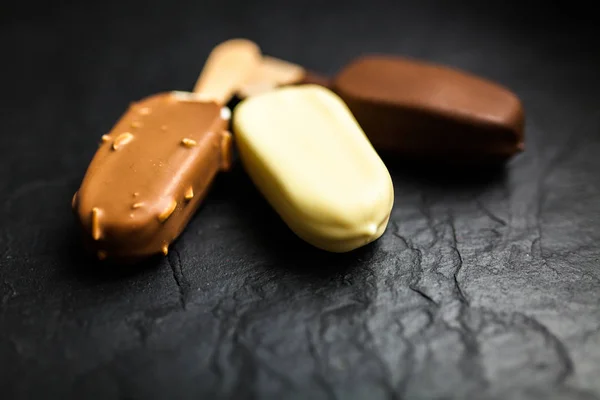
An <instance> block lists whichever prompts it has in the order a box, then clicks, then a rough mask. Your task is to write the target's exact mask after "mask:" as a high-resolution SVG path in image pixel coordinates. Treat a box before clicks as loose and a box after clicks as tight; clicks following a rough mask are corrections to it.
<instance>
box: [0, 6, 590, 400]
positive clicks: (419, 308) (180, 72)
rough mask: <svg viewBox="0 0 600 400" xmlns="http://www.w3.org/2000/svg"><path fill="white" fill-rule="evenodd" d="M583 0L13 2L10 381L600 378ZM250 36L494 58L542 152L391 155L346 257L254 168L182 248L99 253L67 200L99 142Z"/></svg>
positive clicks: (21, 388)
mask: <svg viewBox="0 0 600 400" xmlns="http://www.w3.org/2000/svg"><path fill="white" fill-rule="evenodd" d="M590 4H593V3H590ZM590 7H591V6H590ZM590 7H588V9H585V8H582V6H581V5H580V4H577V2H568V3H567V2H563V4H561V3H553V4H549V3H546V4H544V3H541V2H540V3H539V6H538V3H536V2H527V1H521V2H517V1H512V2H511V1H509V2H497V3H496V2H495V3H494V4H489V3H487V2H474V1H473V2H450V1H440V2H430V1H420V2H414V3H412V4H410V3H405V2H394V1H390V2H383V1H350V0H347V1H344V2H316V1H315V2H309V1H304V2H299V1H297V2H284V1H256V2H254V1H239V2H223V1H222V2H217V1H213V2H207V1H195V2H193V1H188V2H177V1H171V2H152V1H119V2H117V1H105V2H96V3H85V2H78V3H76V2H71V3H66V2H62V3H61V2H53V3H47V4H44V5H40V4H34V3H28V2H19V3H15V4H11V5H6V6H5V5H3V6H2V12H1V13H0V21H1V28H0V45H1V49H2V55H3V56H2V61H0V63H1V70H0V71H1V72H2V73H1V75H0V88H2V97H1V100H0V105H1V113H2V114H1V118H2V119H1V120H0V127H1V128H0V131H1V136H0V160H1V162H0V172H1V179H0V397H2V398H9V399H10V398H61V399H64V398H78V399H81V398H103V399H117V398H127V399H134V398H135V399H142V398H144V399H164V398H173V399H209V398H211V399H213V398H234V397H235V398H241V399H249V398H265V399H283V398H291V399H300V398H310V399H334V398H339V399H363V398H365V399H366V398H369V399H393V398H396V399H400V398H403V399H426V398H434V399H442V398H443V399H459V398H469V399H476V398H479V399H491V398H497V399H533V398H545V399H548V398H556V399H558V398H569V399H570V398H573V399H598V398H600V379H598V378H599V377H600V244H599V242H600V177H599V170H600V112H599V104H600V103H599V101H598V92H599V90H600V78H599V72H600V61H599V48H598V44H597V41H596V39H595V35H594V34H595V33H596V32H595V29H594V27H595V25H596V21H595V20H594V19H593V16H594V15H595V14H594V12H593V9H590ZM232 37H247V38H250V39H252V40H255V41H256V42H258V44H259V45H260V46H261V48H262V50H263V51H264V52H265V53H266V54H270V55H275V56H278V57H281V58H284V59H288V60H291V61H294V62H297V63H300V64H303V65H305V66H306V67H308V68H311V69H313V70H316V71H320V72H323V73H327V74H334V73H335V72H336V71H337V70H338V69H339V68H341V66H342V65H344V64H345V63H346V62H348V61H350V60H351V59H352V58H353V57H355V56H357V55H359V54H361V53H365V52H387V53H394V54H399V55H406V56H411V57H416V58H420V59H424V60H429V61H435V62H438V63H443V64H446V65H450V66H454V67H459V68H463V69H465V70H467V71H470V72H474V73H477V74H480V75H482V76H485V77H487V78H491V79H494V80H496V81H498V82H500V83H502V84H504V85H506V86H508V87H510V88H511V89H512V90H514V91H515V92H516V93H517V94H518V95H519V96H520V97H521V98H522V99H523V102H524V105H525V108H526V113H527V125H526V137H527V139H526V152H525V153H523V154H521V155H519V156H518V157H516V158H514V159H513V160H511V162H510V163H508V164H507V166H506V171H505V172H504V173H500V174H498V173H494V174H490V173H485V172H483V171H479V170H471V171H467V173H465V172H461V173H458V172H452V171H448V170H444V171H442V170H436V169H433V168H429V169H427V168H424V167H423V166H418V165H410V164H409V165H406V164H401V163H397V162H392V161H393V160H387V161H388V162H389V168H390V171H391V173H392V176H393V179H394V185H395V196H396V200H395V206H394V210H393V214H392V220H391V222H390V225H389V228H388V230H387V231H386V233H385V234H384V236H383V237H382V238H381V239H380V240H378V241H377V242H376V243H375V244H373V245H371V246H367V247H366V248H364V249H362V250H359V251H357V252H354V253H351V254H346V255H331V254H323V253H321V252H318V251H315V250H313V249H312V248H310V247H309V246H307V245H305V244H303V243H301V242H300V241H299V240H298V239H296V238H295V237H294V236H293V235H292V234H291V233H290V232H289V231H288V230H287V228H286V227H285V226H284V225H283V224H282V223H281V222H280V221H279V220H278V218H277V217H276V216H275V215H274V213H273V212H272V211H271V210H270V208H269V207H268V206H267V205H266V203H265V202H264V201H263V200H262V198H261V197H260V196H259V195H258V194H257V192H256V191H255V189H254V188H253V186H252V185H251V184H250V182H249V180H248V178H247V176H246V175H245V173H244V171H243V170H242V169H241V168H240V166H239V165H237V166H236V167H235V169H234V171H233V172H232V173H230V174H228V175H223V176H221V177H219V179H218V180H217V182H216V185H215V187H214V190H213V191H212V192H211V194H210V196H209V198H208V199H207V201H206V202H205V204H204V206H203V207H202V208H201V210H200V211H199V213H198V214H197V216H196V218H195V219H194V220H193V221H192V222H191V223H190V225H189V226H188V229H187V230H186V232H185V233H184V235H183V236H181V238H180V240H179V241H177V242H176V244H175V246H174V247H173V249H172V251H171V252H170V254H169V256H168V257H167V258H165V259H162V260H161V261H159V262H157V263H151V264H150V263H149V264H147V265H144V266H143V267H144V268H142V269H141V270H140V271H134V272H127V273H125V272H124V271H120V270H118V269H117V270H113V271H110V270H108V268H106V267H102V266H99V265H97V263H95V262H94V261H91V260H90V259H89V258H87V256H86V255H85V254H84V253H83V252H82V250H81V246H80V242H79V240H78V232H77V230H76V228H75V225H74V221H73V217H72V215H71V211H70V202H71V196H72V195H73V193H74V192H75V190H76V189H77V187H78V184H79V182H80V180H81V178H82V176H83V173H84V172H85V168H86V166H87V164H88V162H89V161H90V159H91V157H92V156H93V153H94V151H95V150H96V146H97V142H98V139H99V138H100V136H101V135H102V134H104V133H106V132H107V131H108V130H109V129H110V127H111V126H112V124H113V123H114V122H115V121H116V119H117V118H118V117H119V116H120V115H121V113H122V112H123V111H124V110H125V108H126V107H127V105H128V104H129V102H130V101H132V100H135V99H139V98H141V97H144V96H146V95H149V94H151V93H155V92H159V91H164V90H172V89H179V90H188V89H191V88H192V86H193V84H194V81H195V79H196V77H197V75H198V73H199V71H200V69H201V68H202V65H203V62H204V60H205V59H206V57H207V55H208V53H209V51H210V50H211V48H212V47H213V46H214V45H216V44H217V43H219V42H220V41H223V40H226V39H229V38H232Z"/></svg>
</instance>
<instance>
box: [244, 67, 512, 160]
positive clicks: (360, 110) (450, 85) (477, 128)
mask: <svg viewBox="0 0 600 400" xmlns="http://www.w3.org/2000/svg"><path fill="white" fill-rule="evenodd" d="M303 83H318V84H321V85H323V86H327V87H329V88H330V89H331V90H333V91H334V92H335V93H336V94H337V95H338V96H340V97H341V99H342V100H343V101H344V102H345V103H346V104H347V105H348V107H349V108H350V110H351V111H352V113H353V114H354V116H355V117H356V119H357V120H358V123H359V124H360V125H361V127H362V128H363V130H364V131H365V133H366V134H367V136H368V137H369V140H370V141H371V142H372V143H373V146H374V147H375V148H376V149H377V150H378V151H383V152H390V153H395V154H398V155H402V156H405V157H409V158H419V159H429V160H435V161H449V162H452V163H461V164H462V163H484V164H485V163H496V162H501V161H505V160H507V159H509V158H510V157H512V156H513V155H515V154H517V153H519V152H521V151H522V150H523V148H524V137H523V136H524V134H523V130H524V110H523V106H522V103H521V101H520V99H519V98H518V97H517V96H516V95H515V94H514V93H513V92H512V91H510V90H509V89H507V88H505V87H503V86H501V85H499V84H497V83H494V82H491V81H489V80H487V79H483V78H481V77H478V76H475V75H473V74H469V73H467V72H464V71H460V70H457V69H453V68H449V67H444V66H440V65H435V64H431V63H426V62H421V61H416V60H411V59H407V58H402V57H396V56H386V55H365V56H362V57H360V58H357V59H355V60H354V61H352V62H351V63H349V64H348V65H347V66H345V67H344V68H342V70H341V71H340V72H339V73H338V74H336V75H335V76H334V77H333V78H332V79H327V78H324V77H320V76H318V75H315V74H313V73H310V72H309V71H307V70H306V69H304V68H303V67H301V66H298V65H295V64H293V63H289V62H286V61H283V60H278V59H275V58H273V57H264V59H263V63H262V66H261V67H260V68H259V69H258V70H257V71H256V72H255V73H254V74H252V75H251V78H250V79H249V80H248V81H247V82H246V84H245V85H244V86H243V87H242V88H241V89H240V90H239V94H238V95H239V96H240V97H242V98H245V97H248V96H252V95H256V94H259V93H263V92H265V91H268V90H271V89H272V88H273V87H277V86H284V85H294V84H303Z"/></svg>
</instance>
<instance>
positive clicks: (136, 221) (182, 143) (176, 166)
mask: <svg viewBox="0 0 600 400" xmlns="http://www.w3.org/2000/svg"><path fill="white" fill-rule="evenodd" d="M228 122H229V110H228V109H223V108H222V107H221V106H220V105H219V104H217V103H215V102H208V101H201V100H199V99H198V98H196V97H195V96H194V95H193V94H192V93H180V92H171V93H160V94H156V95H153V96H150V97H147V98H145V99H142V100H141V101H139V102H136V103H134V104H132V105H131V106H130V107H129V109H128V110H127V112H126V113H125V114H124V115H123V116H122V117H121V119H120V120H119V121H118V122H117V124H116V125H115V126H114V127H113V129H112V130H111V132H110V133H109V134H108V135H104V137H103V140H102V144H101V145H100V148H99V149H98V151H97V152H96V154H95V156H94V158H93V160H92V161H91V163H90V165H89V167H88V170H87V172H86V174H85V176H84V178H83V181H82V183H81V186H80V188H79V190H78V191H77V194H76V195H75V196H74V199H73V209H74V212H75V213H76V215H77V219H78V220H79V221H80V224H81V226H82V229H83V230H84V232H85V241H86V244H87V246H89V247H90V249H91V250H93V251H95V252H96V254H97V256H98V258H100V259H104V258H109V259H119V260H132V261H135V260H137V259H139V258H144V257H147V256H150V255H153V254H158V253H163V254H166V253H167V252H168V246H169V244H170V243H171V242H173V241H174V240H175V239H176V238H177V237H178V236H179V235H180V233H181V232H182V231H183V229H184V228H185V226H186V225H187V223H188V221H189V220H190V218H191V217H192V216H193V215H194V212H195V211H196V209H197V208H198V206H199V205H200V203H201V201H202V199H203V198H204V196H205V194H206V192H207V190H208V188H209V186H210V184H211V182H212V181H213V179H214V177H215V175H216V174H217V173H218V171H219V170H227V169H229V166H230V161H231V156H230V154H231V136H230V134H229V133H228V132H227V131H226V129H227V126H228Z"/></svg>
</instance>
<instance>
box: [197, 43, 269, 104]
mask: <svg viewBox="0 0 600 400" xmlns="http://www.w3.org/2000/svg"><path fill="white" fill-rule="evenodd" d="M261 61H262V57H261V51H260V48H259V47H258V45H256V43H254V42H252V41H250V40H247V39H231V40H228V41H226V42H223V43H221V44H219V45H218V46H216V47H215V48H214V49H213V50H212V52H211V53H210V55H209V56H208V59H207V60H206V64H205V65H204V68H203V70H202V72H201V73H200V76H199V77H198V81H197V82H196V85H195V86H194V93H196V94H198V95H200V96H202V97H205V98H206V99H207V100H213V101H216V102H217V103H219V104H227V102H229V100H230V99H231V98H232V97H233V95H234V94H235V92H236V91H237V90H238V88H239V87H240V85H242V84H243V83H244V82H246V81H247V80H248V78H249V77H250V76H251V74H252V73H254V71H255V70H256V69H257V68H258V67H259V66H260V64H261Z"/></svg>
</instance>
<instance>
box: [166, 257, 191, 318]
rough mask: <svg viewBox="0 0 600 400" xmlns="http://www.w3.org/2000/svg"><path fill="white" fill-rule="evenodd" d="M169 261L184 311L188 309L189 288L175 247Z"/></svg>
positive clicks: (168, 258)
mask: <svg viewBox="0 0 600 400" xmlns="http://www.w3.org/2000/svg"><path fill="white" fill-rule="evenodd" d="M167 261H168V262H169V266H170V267H171V271H172V273H173V280H174V281H175V285H176V286H177V291H178V294H179V305H180V306H181V309H182V310H185V309H186V308H187V305H186V289H185V287H187V286H188V283H187V281H186V279H185V276H184V275H183V270H182V268H181V256H180V254H179V251H178V250H177V249H176V247H175V245H172V246H171V251H170V252H169V255H168V256H167Z"/></svg>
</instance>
